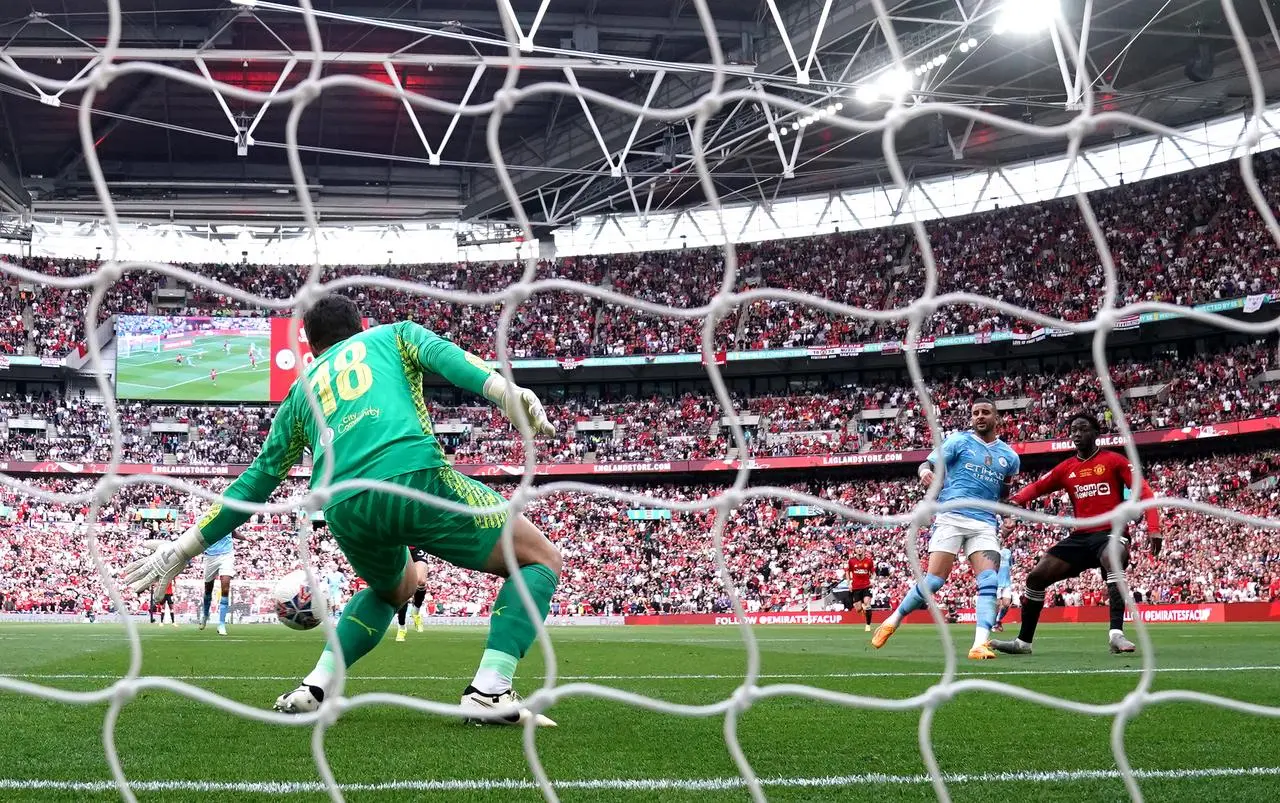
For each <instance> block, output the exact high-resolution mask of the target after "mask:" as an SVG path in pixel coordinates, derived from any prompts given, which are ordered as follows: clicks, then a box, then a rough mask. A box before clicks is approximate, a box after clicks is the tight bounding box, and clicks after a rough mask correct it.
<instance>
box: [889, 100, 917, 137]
mask: <svg viewBox="0 0 1280 803" xmlns="http://www.w3.org/2000/svg"><path fill="white" fill-rule="evenodd" d="M911 119H912V118H911V115H910V113H909V112H908V111H907V110H906V109H905V108H903V107H902V106H896V105H895V106H890V107H889V108H888V109H885V112H884V122H885V128H888V129H890V130H893V131H897V130H898V129H900V128H902V127H903V126H905V125H906V124H907V123H908V122H910V121H911Z"/></svg>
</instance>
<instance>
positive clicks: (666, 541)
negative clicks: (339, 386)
mask: <svg viewBox="0 0 1280 803" xmlns="http://www.w3.org/2000/svg"><path fill="white" fill-rule="evenodd" d="M1278 469H1280V453H1276V452H1256V453H1249V454H1218V455H1211V456H1202V457H1197V458H1194V459H1170V460H1161V461H1156V462H1153V463H1152V464H1150V465H1149V466H1147V468H1146V471H1147V476H1148V478H1149V480H1150V482H1151V484H1152V486H1153V487H1154V488H1155V489H1156V492H1157V493H1158V494H1160V495H1169V496H1180V497H1184V498H1188V499H1192V500H1195V501H1202V502H1206V503H1210V504H1214V505H1218V506H1221V507H1223V508H1226V509H1228V510H1235V511H1239V512H1242V513H1249V514H1253V515H1257V516H1265V517H1270V518H1273V519H1274V518H1277V517H1280V489H1277V487H1276V486H1275V484H1274V483H1275V478H1276V477H1277V470H1278ZM1028 479H1029V478H1028ZM35 482H37V483H38V484H39V487H41V488H43V489H45V490H48V491H54V492H58V493H64V494H65V493H73V492H76V493H83V492H85V491H87V490H89V489H90V488H91V487H92V484H93V478H88V477H76V478H59V479H46V478H39V479H37V480H35ZM198 482H199V484H201V485H202V486H204V487H206V488H208V489H210V490H212V491H217V490H220V489H222V488H224V487H225V486H226V484H227V482H228V481H227V480H225V479H207V480H199V481H198ZM499 487H500V489H504V490H505V489H509V488H510V487H511V486H499ZM623 490H626V491H630V492H635V493H646V494H649V495H651V496H652V497H654V498H655V499H659V500H662V499H668V500H671V499H675V500H684V501H695V500H706V499H708V498H710V496H712V495H714V494H715V493H717V492H718V491H719V490H721V489H720V488H719V487H718V486H711V485H655V486H647V487H625V488H623ZM794 490H801V491H805V492H808V493H811V494H815V495H817V496H820V497H823V498H826V499H830V500H832V501H835V502H838V503H840V504H843V505H846V506H849V507H852V508H855V509H859V510H863V511H867V512H869V513H871V514H872V515H874V516H878V517H888V516H892V515H895V514H903V513H907V512H909V511H910V510H911V509H912V507H913V506H914V505H915V504H916V503H917V502H918V501H919V500H920V499H921V498H922V496H923V488H922V487H921V486H920V484H919V482H918V481H917V480H916V479H915V478H914V477H911V478H901V477H899V478H892V479H884V478H879V479H859V480H856V481H848V480H841V481H821V480H814V481H811V482H810V483H808V484H806V485H804V486H794ZM302 491H303V486H302V484H301V481H298V480H289V481H287V482H286V483H285V485H284V486H282V488H281V490H280V491H278V492H277V496H276V497H275V499H276V500H283V499H285V498H287V497H288V496H290V495H294V494H298V493H301V492H302ZM1063 499H1064V498H1063V497H1059V498H1058V499H1056V500H1051V501H1050V502H1049V503H1048V505H1047V507H1045V508H1044V509H1046V510H1048V511H1049V512H1053V513H1057V514H1060V515H1061V514H1065V513H1067V512H1068V511H1067V506H1066V505H1065V503H1064V502H1063ZM205 504H207V503H206V502H204V501H203V500H202V499H200V498H199V497H196V496H194V495H185V494H182V493H180V492H177V491H174V490H172V489H170V488H167V487H165V486H156V485H145V484H144V485H128V486H125V487H123V488H121V489H120V490H119V491H118V492H117V493H116V495H115V496H114V497H113V498H112V500H111V501H110V502H109V503H107V504H106V505H104V506H103V507H102V508H101V510H100V511H99V519H98V526H97V527H96V528H95V529H94V532H95V534H96V536H97V543H98V546H99V549H100V550H101V555H102V559H103V560H104V561H105V562H106V564H107V565H108V566H111V567H119V566H121V565H123V563H125V562H127V560H128V559H129V555H130V553H131V550H132V548H133V547H134V546H135V545H136V544H137V543H138V542H139V541H140V540H141V539H142V538H144V537H146V536H148V535H153V534H155V533H156V532H162V533H163V532H169V531H173V530H176V529H178V528H184V527H186V526H187V525H188V524H189V523H190V522H191V521H192V520H193V519H194V517H195V516H196V515H197V513H198V511H199V510H200V509H201V508H202V507H203V506H204V505H205ZM790 504H792V503H791V502H788V501H786V500H780V499H752V500H750V501H748V502H747V503H746V504H744V505H742V506H741V507H740V508H738V509H737V510H736V511H735V512H734V513H733V514H732V516H731V517H730V520H729V522H728V525H727V527H726V529H725V532H724V547H725V559H726V564H727V566H728V569H729V572H730V575H731V576H732V577H733V578H734V582H735V583H736V585H737V587H738V590H739V592H740V593H741V594H742V595H743V598H744V600H745V603H746V605H747V607H748V608H749V609H750V610H797V609H804V608H806V607H809V606H811V605H815V604H817V605H821V604H822V603H821V600H822V599H823V598H824V597H825V595H827V594H828V592H830V590H831V589H832V588H833V587H834V586H835V585H836V584H837V583H839V581H840V580H841V577H842V572H843V566H844V563H845V560H846V558H847V556H848V554H849V551H850V549H851V548H853V547H855V546H859V545H860V546H866V547H868V548H870V550H871V552H872V555H873V557H874V559H875V562H876V566H877V571H876V577H875V579H874V585H873V588H874V592H875V599H876V602H877V604H879V605H887V604H889V603H890V602H891V601H896V600H898V599H900V598H901V595H902V594H903V593H904V592H905V590H906V589H907V588H908V587H909V585H910V583H911V582H912V579H911V573H910V565H909V562H908V558H907V556H906V553H905V548H904V538H905V532H906V531H905V528H902V527H895V526H865V525H858V524H856V523H853V522H851V521H849V520H846V519H843V518H840V517H838V516H834V515H829V514H822V515H816V516H806V517H794V516H789V515H788V510H787V508H788V506H789V505H790ZM0 505H3V508H4V510H5V512H6V515H5V516H3V517H0V609H3V610H4V611H72V610H76V611H78V610H81V609H82V608H83V605H84V601H85V600H86V599H98V600H101V599H102V597H104V596H105V594H104V593H103V591H102V585H101V582H100V580H99V577H98V575H97V572H96V570H95V568H94V563H93V561H92V556H91V553H90V551H89V545H88V540H87V537H86V535H87V533H86V528H85V521H86V517H87V516H88V514H89V512H90V510H89V508H88V506H87V505H86V504H84V503H76V504H59V503H52V502H47V501H37V500H34V499H32V498H31V497H29V496H27V495H25V494H23V493H19V492H17V491H15V490H13V489H9V488H3V489H0ZM640 508H651V509H657V510H659V511H662V510H664V509H665V508H663V506H662V503H661V502H653V503H648V504H643V503H637V504H635V505H634V506H633V505H632V504H631V503H628V502H625V501H615V500H612V499H608V498H605V497H601V496H598V495H585V494H566V493H557V494H552V495H550V496H546V497H542V498H540V499H538V500H536V501H535V502H533V503H532V504H531V506H530V507H529V508H528V509H527V514H528V515H529V517H530V518H531V519H532V520H533V522H534V523H535V524H537V525H538V526H539V527H541V528H542V529H543V530H544V532H546V533H547V535H548V536H549V537H550V538H551V539H552V540H553V541H555V542H556V543H557V544H558V545H559V546H560V548H561V550H562V551H563V554H564V557H565V568H564V571H563V573H562V577H561V583H560V587H559V591H558V593H557V596H556V599H555V602H554V607H553V611H555V612H559V613H643V612H712V611H724V610H727V609H728V598H727V597H726V595H725V593H724V590H723V588H722V586H721V584H720V582H719V579H718V575H717V568H716V560H715V558H716V552H715V546H714V544H713V541H712V538H711V525H712V514H711V513H710V512H709V511H701V512H696V513H683V512H679V511H672V512H670V518H660V519H653V520H637V521H633V520H630V519H629V517H628V515H627V511H628V510H631V509H640ZM657 515H660V516H665V515H666V514H664V513H661V512H659V513H658V514H657ZM1164 517H1165V519H1166V522H1165V526H1164V528H1163V529H1164V536H1165V548H1164V551H1163V552H1162V554H1161V555H1160V556H1159V557H1158V558H1157V557H1153V556H1152V555H1151V554H1150V552H1149V551H1148V550H1147V548H1146V546H1145V538H1141V537H1139V538H1137V539H1136V544H1137V545H1138V547H1137V549H1136V550H1135V555H1134V563H1133V566H1132V568H1131V570H1130V581H1131V583H1132V585H1133V587H1134V588H1135V589H1136V590H1137V591H1138V593H1140V594H1141V596H1142V598H1143V599H1144V600H1148V601H1153V602H1160V603H1172V602H1203V601H1248V600H1256V599H1261V600H1268V599H1270V600H1280V534H1278V533H1277V532H1276V531H1275V530H1268V529H1260V528H1254V527H1249V526H1245V525H1241V524H1238V523H1235V522H1232V521H1229V520H1226V519H1223V518H1219V517H1215V516H1209V515H1204V514H1201V513H1198V512H1188V511H1181V510H1166V511H1165V512H1164ZM1132 526H1133V527H1135V528H1138V527H1141V525H1136V524H1135V525H1132ZM242 532H243V533H246V534H248V535H250V536H252V537H253V538H254V539H255V540H240V541H237V546H236V559H235V560H236V572H237V577H238V578H239V579H238V580H237V587H238V588H239V589H240V590H239V591H236V590H234V588H233V597H234V596H235V595H237V594H239V595H240V596H239V597H236V599H237V600H239V601H240V602H244V601H245V600H244V597H245V596H249V597H251V598H252V600H253V603H252V604H253V605H256V606H258V608H261V606H262V605H263V604H264V603H265V601H266V596H265V593H266V589H267V588H269V587H270V585H271V583H272V582H273V581H274V580H276V579H278V578H279V577H282V576H283V575H284V574H286V573H287V572H288V571H290V570H291V569H293V568H295V567H296V566H297V565H298V559H297V551H296V538H297V528H296V525H295V524H294V523H293V522H292V521H291V519H290V517H289V516H284V517H278V516H277V517H271V518H269V519H268V518H267V517H263V516H259V517H257V518H255V520H253V521H252V522H251V523H250V524H247V525H245V527H244V528H242ZM1060 532H1061V531H1060V530H1058V529H1057V528H1053V527H1047V526H1041V525H1028V524H1022V525H1019V526H1018V528H1017V529H1016V530H1015V533H1014V536H1013V538H1012V539H1011V543H1010V546H1011V548H1012V550H1013V555H1014V560H1013V577H1014V583H1015V585H1016V586H1018V587H1021V584H1022V582H1023V579H1024V578H1025V575H1026V572H1027V571H1028V570H1029V569H1030V567H1031V566H1032V565H1033V564H1034V562H1035V560H1036V557H1037V555H1039V554H1040V553H1041V552H1042V551H1044V550H1045V549H1046V548H1047V547H1048V546H1049V545H1051V544H1052V543H1053V542H1054V541H1055V540H1056V539H1057V538H1058V537H1060ZM924 545H925V540H924V538H923V537H921V541H920V547H921V548H922V549H923V547H924ZM312 547H313V549H314V550H315V554H316V555H317V556H318V560H317V561H316V566H317V568H318V569H319V571H320V572H321V573H322V574H324V573H327V572H330V571H334V570H337V571H339V572H342V573H345V574H346V575H347V577H348V578H349V577H350V570H349V568H348V567H347V565H346V563H345V560H344V559H343V558H342V556H341V554H340V553H339V552H338V551H337V550H336V548H335V545H334V544H333V542H332V540H331V539H329V538H328V537H327V536H326V535H325V533H324V530H323V529H317V530H316V531H315V533H314V534H313V541H312ZM198 564H199V562H198V561H197V562H196V563H195V565H193V566H192V568H190V569H189V570H188V571H187V572H186V573H185V574H184V577H183V580H182V582H181V583H180V585H181V586H182V587H183V588H184V589H186V591H185V592H184V594H182V595H181V598H182V602H183V610H185V611H187V612H190V611H191V610H193V608H192V606H193V605H194V602H195V600H196V593H195V591H194V589H195V587H196V585H197V584H198V582H199V580H200V578H201V575H200V573H199V571H200V569H199V565H198ZM428 577H429V578H430V580H429V594H430V596H429V600H430V605H429V608H428V610H429V611H430V612H433V613H438V614H458V615H472V614H483V613H485V612H486V608H485V606H486V605H488V604H489V603H490V602H491V601H492V599H493V596H494V594H495V593H496V585H495V583H496V581H495V580H494V579H492V578H489V577H486V576H481V575H477V574H473V573H469V572H466V571H463V570H459V569H455V568H452V567H449V566H447V565H445V564H442V563H438V562H436V563H434V565H432V567H431V570H430V571H429V573H428ZM971 581H972V578H969V577H967V576H961V577H959V578H957V581H956V582H953V583H950V584H948V585H947V586H946V587H945V588H944V589H943V591H942V593H941V594H940V598H941V601H942V603H943V604H944V605H948V606H950V605H955V606H966V607H967V606H968V604H969V602H970V601H971V594H972V582H971ZM1055 590H1056V592H1057V593H1056V596H1055V597H1054V598H1053V599H1052V600H1051V602H1052V603H1053V604H1058V605H1061V604H1064V603H1065V602H1075V601H1082V602H1083V603H1084V604H1105V603H1106V592H1105V586H1104V585H1103V584H1102V578H1101V577H1100V576H1099V575H1098V573H1097V572H1090V573H1087V574H1085V575H1083V576H1082V577H1080V578H1079V579H1077V580H1073V581H1070V582H1067V583H1064V584H1062V585H1061V586H1059V587H1057V588H1056V589H1055ZM138 604H139V605H142V604H145V600H142V601H139V603H138Z"/></svg>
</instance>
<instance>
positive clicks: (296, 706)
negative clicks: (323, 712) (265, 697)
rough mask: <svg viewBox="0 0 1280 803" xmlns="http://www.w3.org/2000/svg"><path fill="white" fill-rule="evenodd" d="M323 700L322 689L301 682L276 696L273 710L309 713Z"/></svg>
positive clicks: (283, 712)
mask: <svg viewBox="0 0 1280 803" xmlns="http://www.w3.org/2000/svg"><path fill="white" fill-rule="evenodd" d="M322 702H324V689H322V688H320V687H319V686H308V685H307V684H305V683H304V684H302V685H301V686H299V687H298V688H296V689H294V690H293V691H291V692H289V693H288V694H282V695H280V696H279V697H277V698H276V704H275V705H274V706H273V708H275V710H277V711H279V712H280V713H282V714H309V713H311V712H312V711H315V710H316V709H317V708H319V707H320V703H322Z"/></svg>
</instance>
